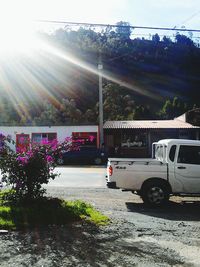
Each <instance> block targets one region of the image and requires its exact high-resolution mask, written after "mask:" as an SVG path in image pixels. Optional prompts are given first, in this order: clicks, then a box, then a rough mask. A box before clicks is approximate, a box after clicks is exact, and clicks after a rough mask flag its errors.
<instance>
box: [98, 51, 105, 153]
mask: <svg viewBox="0 0 200 267" xmlns="http://www.w3.org/2000/svg"><path fill="white" fill-rule="evenodd" d="M102 70H103V64H102V59H101V52H100V53H99V62H98V73H99V142H100V148H102V144H103V143H104V136H103V89H102Z"/></svg>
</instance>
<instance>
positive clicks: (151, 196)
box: [141, 181, 169, 207]
mask: <svg viewBox="0 0 200 267" xmlns="http://www.w3.org/2000/svg"><path fill="white" fill-rule="evenodd" d="M141 197H142V200H143V201H144V203H145V204H146V205H148V206H154V207H159V206H162V205H164V204H166V203H167V202H168V200H169V190H168V188H167V186H166V185H165V184H164V183H162V182H159V181H152V182H148V183H146V184H144V187H143V189H142V192H141Z"/></svg>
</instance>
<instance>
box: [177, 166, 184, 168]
mask: <svg viewBox="0 0 200 267" xmlns="http://www.w3.org/2000/svg"><path fill="white" fill-rule="evenodd" d="M177 169H186V167H183V166H179V167H177Z"/></svg>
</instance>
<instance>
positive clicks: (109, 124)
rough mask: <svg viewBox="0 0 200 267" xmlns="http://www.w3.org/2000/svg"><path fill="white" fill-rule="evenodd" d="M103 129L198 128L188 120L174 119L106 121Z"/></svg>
mask: <svg viewBox="0 0 200 267" xmlns="http://www.w3.org/2000/svg"><path fill="white" fill-rule="evenodd" d="M103 128H104V129H198V128H200V127H198V126H193V125H192V124H190V123H188V122H184V121H181V120H178V119H174V120H132V121H106V122H105V123H104V127H103Z"/></svg>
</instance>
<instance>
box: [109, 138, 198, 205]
mask: <svg viewBox="0 0 200 267" xmlns="http://www.w3.org/2000/svg"><path fill="white" fill-rule="evenodd" d="M153 148H154V149H153V150H154V151H155V153H154V155H153V156H154V157H155V158H144V159H141V158H140V159H139V158H109V159H108V164H107V186H108V187H109V188H120V189H122V190H124V191H132V192H133V193H137V194H138V195H140V196H141V198H142V200H143V201H144V203H146V204H148V205H151V206H160V205H162V204H164V203H166V202H167V201H168V200H169V197H170V195H178V196H200V141H197V140H183V139H164V140H160V141H159V142H157V143H154V144H153Z"/></svg>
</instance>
